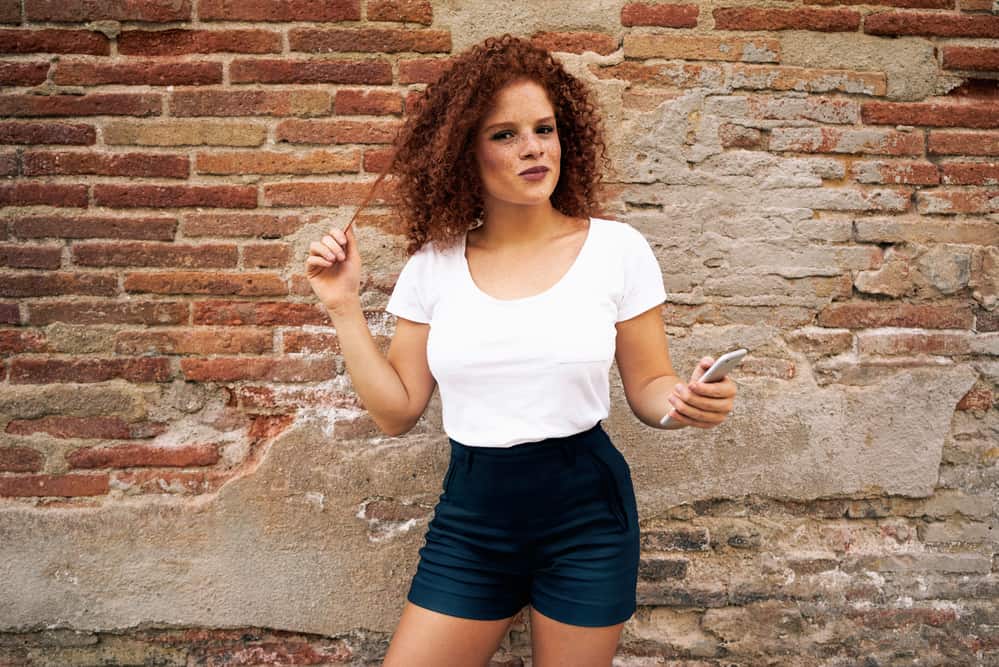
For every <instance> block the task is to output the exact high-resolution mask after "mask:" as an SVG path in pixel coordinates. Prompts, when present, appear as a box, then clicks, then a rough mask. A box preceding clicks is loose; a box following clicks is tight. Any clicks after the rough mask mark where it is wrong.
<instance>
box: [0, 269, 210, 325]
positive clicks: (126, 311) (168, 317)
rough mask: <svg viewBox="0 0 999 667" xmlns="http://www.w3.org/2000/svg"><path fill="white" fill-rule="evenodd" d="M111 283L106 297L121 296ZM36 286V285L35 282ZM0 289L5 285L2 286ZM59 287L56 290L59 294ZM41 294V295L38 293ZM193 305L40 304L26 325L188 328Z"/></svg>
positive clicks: (97, 301)
mask: <svg viewBox="0 0 999 667" xmlns="http://www.w3.org/2000/svg"><path fill="white" fill-rule="evenodd" d="M109 277H110V278H111V279H112V281H111V282H110V283H109V287H110V288H112V289H111V290H109V291H108V292H107V296H118V295H119V294H118V281H117V278H115V277H114V276H109ZM36 282H37V281H36ZM0 285H3V283H2V282H0ZM58 287H59V286H58V285H57V286H56V289H57V290H58ZM38 293H41V292H38ZM47 294H51V295H54V296H62V295H64V294H65V292H59V291H49V292H47ZM190 308H191V306H190V304H188V303H186V302H170V301H163V300H157V301H139V300H135V299H132V300H129V301H127V302H121V301H118V302H116V301H113V300H109V299H88V300H86V301H79V300H75V301H52V300H49V301H40V302H36V303H33V304H32V305H31V310H30V311H28V313H27V317H26V320H27V321H26V322H25V323H24V324H25V325H28V326H45V325H46V324H52V323H53V322H70V323H72V324H74V325H83V324H139V325H145V326H151V327H156V326H178V325H186V324H187V323H188V319H189V318H190Z"/></svg>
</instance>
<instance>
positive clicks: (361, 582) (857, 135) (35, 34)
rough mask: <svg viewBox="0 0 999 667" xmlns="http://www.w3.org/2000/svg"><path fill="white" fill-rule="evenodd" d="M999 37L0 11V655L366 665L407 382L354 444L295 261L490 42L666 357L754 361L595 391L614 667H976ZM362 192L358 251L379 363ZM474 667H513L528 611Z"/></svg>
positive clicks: (373, 212) (154, 6)
mask: <svg viewBox="0 0 999 667" xmlns="http://www.w3.org/2000/svg"><path fill="white" fill-rule="evenodd" d="M754 2H755V4H754ZM997 14H999V3H996V2H994V0H871V2H870V3H862V2H861V1H860V0H842V1H841V2H840V1H838V0H805V2H792V1H788V2H777V1H775V0H704V1H703V2H691V3H689V4H684V3H674V4H665V3H661V4H659V3H657V4H646V3H625V2H620V1H614V2H611V1H610V0H584V1H582V2H580V1H577V0H574V1H570V0H546V1H545V2H507V3H493V2H490V1H488V0H441V1H438V2H426V1H425V0H333V1H329V2H309V1H307V0H286V1H278V0H245V1H239V2H236V1H229V0H129V1H128V2H126V1H124V0H61V1H58V2H56V1H54V0H21V1H11V0H0V23H2V24H3V26H2V27H0V52H2V59H0V85H2V86H3V89H2V90H0V116H2V117H3V118H2V120H0V144H2V146H0V174H2V175H3V176H4V181H3V182H2V183H0V206H2V209H0V211H2V219H0V355H2V357H0V363H2V368H0V381H2V384H0V426H2V428H0V665H3V666H12V665H17V666H20V665H32V666H42V665H45V666H49V665H52V666H55V665H96V664H101V665H111V664H113V665H142V664H146V665H152V664H155V665H169V666H178V667H180V666H183V667H192V666H194V665H217V666H222V665H264V664H267V665H271V664H299V665H304V664H307V665H339V664H349V665H377V664H379V658H380V657H381V656H382V655H383V653H384V650H385V648H386V646H387V644H388V641H389V638H390V636H391V633H392V631H393V629H394V627H395V624H396V622H397V621H398V615H399V613H400V611H401V609H402V605H403V600H404V594H405V591H406V588H407V586H408V583H409V579H410V577H411V576H412V573H413V572H414V571H415V566H416V559H417V550H418V548H419V547H420V546H421V545H422V541H423V534H424V531H425V529H426V524H427V522H428V520H429V518H430V516H431V513H432V509H433V506H434V504H435V502H436V499H437V495H438V494H439V492H440V481H441V478H442V476H443V472H444V468H445V465H446V456H447V439H446V436H445V435H444V434H443V433H442V431H441V428H440V410H439V407H440V406H439V402H438V398H437V396H436V395H435V397H434V399H433V401H432V403H431V406H430V408H429V409H428V412H427V414H426V415H425V417H424V419H423V420H422V421H421V422H420V423H419V424H418V425H417V428H416V429H414V431H412V432H411V433H409V434H407V435H406V436H404V437H401V438H389V437H385V436H383V435H382V434H381V433H379V432H378V430H377V428H376V427H375V426H374V425H373V423H372V421H371V420H370V419H369V418H368V417H367V415H366V413H365V411H364V409H363V406H362V405H360V404H359V401H358V400H357V397H356V395H355V394H354V392H353V391H352V390H351V385H350V378H349V377H348V376H347V375H346V374H345V370H344V366H343V362H342V359H341V358H340V356H339V355H338V347H337V337H336V332H335V330H333V328H332V327H331V326H330V321H329V320H328V318H327V317H326V315H325V313H324V312H323V310H322V308H321V306H320V305H319V304H318V303H317V300H316V299H315V298H314V296H313V295H312V293H311V290H310V288H309V285H308V282H307V280H306V279H305V276H304V273H303V269H304V259H305V255H306V253H307V249H308V244H309V243H310V242H311V241H312V240H314V239H316V238H318V236H320V235H321V234H322V231H323V230H324V229H325V226H326V222H327V221H330V220H332V221H333V222H334V224H338V225H343V224H345V222H346V220H347V219H348V217H349V216H350V214H351V213H352V212H353V210H354V206H356V204H357V203H358V202H359V200H360V198H361V197H362V196H363V194H364V193H365V191H366V188H367V186H368V184H369V183H370V182H371V181H372V180H373V174H374V173H375V172H377V170H378V168H379V167H380V166H381V165H383V164H384V160H385V158H386V154H387V148H388V145H389V143H390V141H391V137H392V135H393V132H394V131H395V129H396V128H397V127H398V125H399V123H400V119H401V118H402V115H403V114H404V113H405V111H406V107H407V105H408V104H409V103H410V101H411V96H412V95H414V94H417V93H418V91H419V90H420V89H421V88H422V87H423V86H424V85H425V84H426V83H427V82H428V81H431V80H432V79H433V78H434V77H435V76H436V75H437V72H438V71H439V70H440V67H441V65H442V64H443V63H444V62H445V61H446V59H447V57H448V54H450V53H453V52H457V51H459V50H462V49H464V48H465V47H467V46H469V45H471V44H473V43H475V42H477V41H479V40H481V39H482V38H484V37H486V36H488V35H491V34H499V33H502V32H506V31H510V32H515V33H517V34H522V35H528V36H532V37H534V38H535V39H536V40H537V41H538V42H540V43H542V44H544V45H546V46H548V47H550V48H552V49H554V50H556V51H558V52H559V58H561V59H562V60H563V61H564V62H565V63H566V64H567V65H568V66H569V67H570V68H571V70H572V71H573V72H575V73H576V74H577V75H578V76H580V77H582V78H583V79H585V80H587V81H589V82H590V83H591V84H592V86H593V87H594V88H595V90H596V91H597V93H598V95H599V98H600V101H601V103H602V105H603V108H604V110H605V114H606V118H607V123H608V127H609V130H610V139H611V157H612V160H613V170H612V172H611V173H610V174H608V187H607V189H606V196H605V202H606V205H605V211H604V212H603V213H604V214H605V217H614V218H618V219H621V220H625V221H627V222H629V223H631V224H632V225H634V226H636V227H637V228H638V229H640V230H641V231H642V232H643V233H644V234H645V235H646V237H647V238H648V239H649V241H650V243H651V244H652V246H653V248H654V249H655V251H656V253H657V256H658V257H659V259H660V260H661V263H662V267H663V271H664V275H665V280H666V287H667V290H668V292H669V300H668V302H667V303H666V304H665V305H664V306H663V315H664V317H665V319H666V323H667V326H668V333H669V337H670V345H671V351H672V353H673V358H674V362H675V364H676V368H677V371H678V372H680V373H681V375H683V376H685V377H686V376H687V375H689V373H690V370H691V367H692V365H693V363H694V362H695V360H696V359H698V358H699V357H700V356H702V355H705V354H708V355H715V354H718V353H720V352H721V351H724V350H727V349H731V348H734V347H739V346H743V347H747V348H749V349H750V350H751V351H752V353H751V355H750V356H749V357H748V358H747V361H746V362H745V364H744V365H743V367H742V369H741V370H740V371H739V372H738V373H737V374H736V377H737V379H738V382H739V384H740V396H741V402H740V407H739V410H738V412H737V414H736V415H735V416H734V417H733V418H732V419H731V420H730V421H729V422H727V423H726V424H724V425H723V426H721V427H719V428H717V429H714V430H711V431H700V430H696V429H685V430H682V431H670V432H664V431H657V430H653V429H649V428H648V427H645V426H644V425H642V424H641V423H639V422H638V421H637V419H635V418H634V416H633V415H632V414H631V413H630V411H629V410H628V408H627V405H626V403H625V402H624V398H623V393H622V391H621V387H620V379H619V377H618V376H617V374H616V369H612V374H611V377H612V387H613V388H612V395H613V403H614V407H613V411H612V414H611V417H610V418H609V419H608V420H607V421H606V422H605V426H606V428H607V430H608V432H610V433H611V435H612V437H613V438H614V440H615V442H616V443H617V444H618V447H619V448H620V449H621V450H622V451H623V452H624V454H625V456H626V457H627V458H628V460H629V462H630V464H631V467H632V473H633V477H634V480H635V485H636V489H637V494H638V499H639V511H640V514H641V516H642V518H643V560H642V566H641V579H640V584H639V602H640V608H639V611H638V613H637V614H636V615H635V616H634V618H632V619H631V620H630V621H629V622H628V623H627V625H626V626H625V631H624V634H623V636H622V640H621V645H620V653H619V657H618V659H617V660H616V662H615V665H618V666H619V667H624V666H644V665H660V664H671V665H683V666H685V667H721V666H736V665H739V666H743V665H745V666H749V665H801V666H805V667H809V666H816V667H817V666H827V667H832V666H846V665H851V666H852V665H865V666H868V667H874V666H880V665H923V666H925V665H989V664H992V665H995V664H999V606H997V599H999V577H997V570H999V558H997V556H996V545H997V541H999V537H997V536H999V529H997V517H999V503H997V497H999V494H997V490H999V489H997V487H999V410H997V407H996V401H997V393H999V384H997V383H999V359H997V357H999V309H997V281H999V268H997V266H999V87H997V81H999V79H997V77H999V41H997V40H999V15H997ZM390 194H391V193H390V192H386V194H385V195H384V197H385V198H388V199H384V198H383V199H381V200H379V202H380V204H379V205H377V206H375V207H373V208H372V209H370V210H369V212H368V213H367V214H366V215H365V216H364V217H363V218H362V219H361V221H360V223H359V224H358V228H357V235H358V238H359V243H360V244H361V245H360V248H361V253H362V257H363V259H364V262H365V279H364V287H363V290H364V293H363V302H364V304H365V307H366V308H367V312H368V316H369V321H370V326H371V329H372V331H373V332H374V333H375V334H376V335H377V340H378V341H379V344H380V345H381V346H382V349H385V348H386V346H387V342H388V340H389V338H390V336H391V333H392V329H393V325H394V321H393V318H392V316H391V315H387V314H385V313H384V312H383V306H384V304H385V302H386V300H387V298H388V295H389V293H390V292H391V289H392V285H393V283H394V280H395V278H396V276H397V275H398V271H399V269H400V268H401V266H402V262H403V253H402V237H401V236H400V230H399V229H398V227H397V226H396V223H395V220H394V218H393V216H392V214H391V208H390V206H388V205H386V203H389V204H390ZM664 407H665V406H664ZM493 664H494V665H505V666H509V667H513V666H517V665H529V664H530V626H529V620H528V618H527V617H526V614H525V615H523V618H522V619H521V622H519V623H517V624H516V625H515V626H514V628H513V629H512V630H511V632H510V634H509V637H507V638H506V639H505V640H504V643H503V646H502V648H501V650H500V651H499V652H498V653H497V655H496V656H495V661H494V663H493Z"/></svg>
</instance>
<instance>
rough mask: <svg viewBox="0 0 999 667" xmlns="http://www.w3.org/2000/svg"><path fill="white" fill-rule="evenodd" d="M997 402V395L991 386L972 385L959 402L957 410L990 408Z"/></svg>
mask: <svg viewBox="0 0 999 667" xmlns="http://www.w3.org/2000/svg"><path fill="white" fill-rule="evenodd" d="M994 402H995V396H993V395H992V390H991V389H990V388H989V387H972V388H971V389H969V390H968V393H966V394H965V395H964V396H962V397H961V400H960V401H958V402H957V407H956V408H955V409H956V410H962V411H968V410H989V409H991V408H992V404H993V403H994Z"/></svg>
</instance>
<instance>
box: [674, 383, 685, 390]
mask: <svg viewBox="0 0 999 667" xmlns="http://www.w3.org/2000/svg"><path fill="white" fill-rule="evenodd" d="M673 388H674V389H676V390H677V391H680V390H681V389H683V385H682V384H678V385H676V386H675V387H673Z"/></svg>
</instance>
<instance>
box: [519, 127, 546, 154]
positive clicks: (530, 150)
mask: <svg viewBox="0 0 999 667" xmlns="http://www.w3.org/2000/svg"><path fill="white" fill-rule="evenodd" d="M524 136H525V137H526V138H525V139H524V147H523V149H522V150H521V153H522V154H523V155H524V156H527V155H535V156H536V155H540V154H541V150H542V149H541V139H540V138H539V137H538V135H537V134H536V133H534V132H528V133H527V134H526V135H524Z"/></svg>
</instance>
